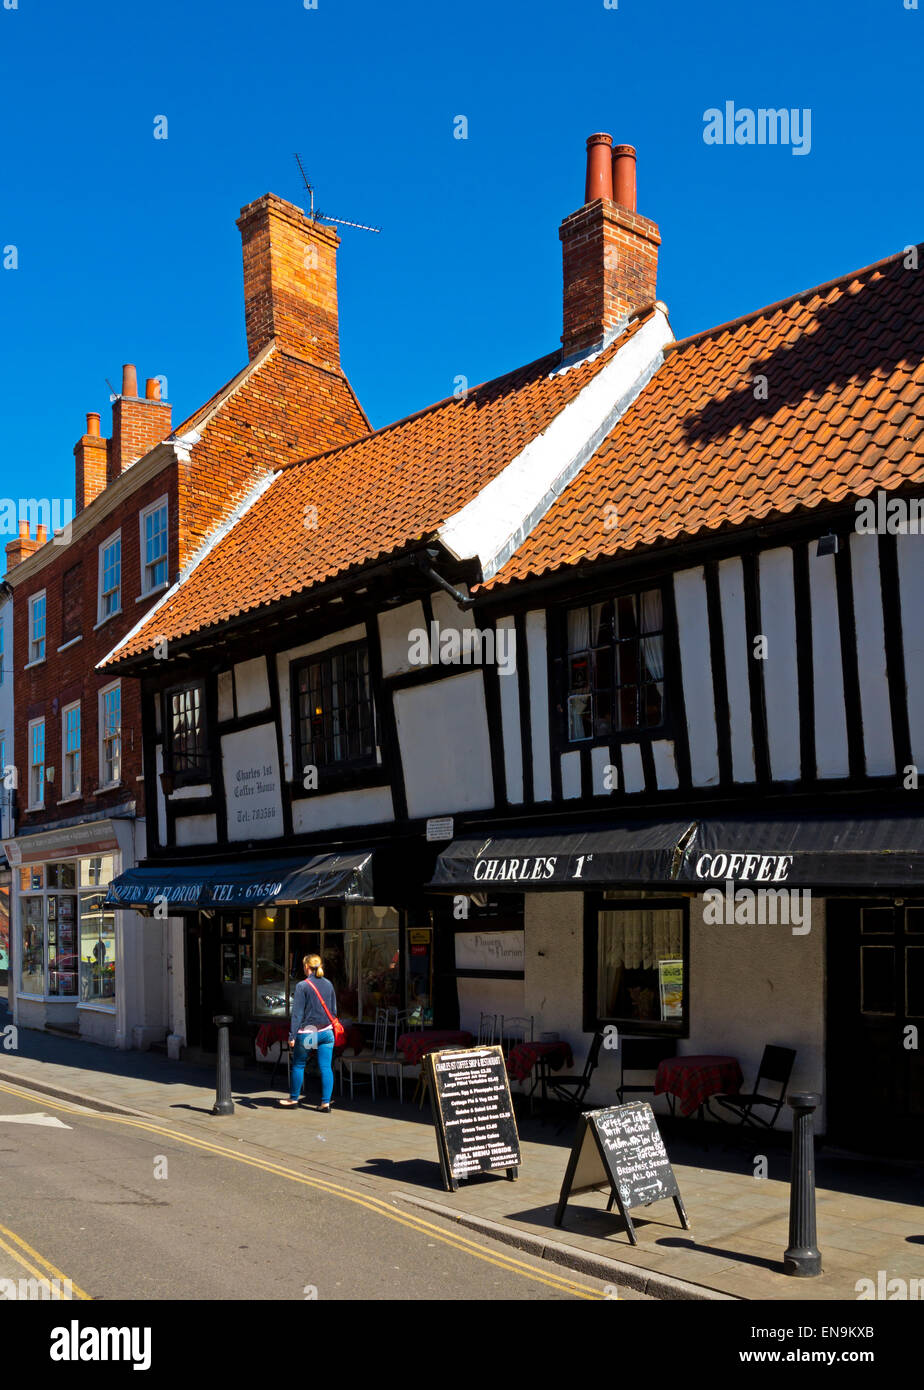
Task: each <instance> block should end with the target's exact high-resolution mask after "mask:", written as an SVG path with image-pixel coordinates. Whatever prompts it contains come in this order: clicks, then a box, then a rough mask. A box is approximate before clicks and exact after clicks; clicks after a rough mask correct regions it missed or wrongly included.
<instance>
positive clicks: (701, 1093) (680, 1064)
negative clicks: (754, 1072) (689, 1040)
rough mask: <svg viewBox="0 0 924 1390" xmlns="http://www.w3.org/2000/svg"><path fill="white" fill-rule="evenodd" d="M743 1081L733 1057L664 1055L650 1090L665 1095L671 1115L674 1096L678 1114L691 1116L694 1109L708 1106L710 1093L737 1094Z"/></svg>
mask: <svg viewBox="0 0 924 1390" xmlns="http://www.w3.org/2000/svg"><path fill="white" fill-rule="evenodd" d="M743 1080H744V1076H743V1074H742V1071H741V1065H740V1063H739V1061H738V1058H737V1057H722V1056H718V1055H715V1056H713V1055H702V1056H692V1057H667V1058H665V1060H664V1061H663V1062H661V1063H660V1065H659V1066H658V1073H657V1076H656V1077H655V1084H654V1093H655V1095H656V1096H659V1095H661V1094H662V1093H666V1094H667V1095H668V1097H669V1101H668V1103H669V1105H670V1107H671V1114H673V1113H674V1098H675V1097H676V1099H677V1100H678V1101H679V1102H680V1113H681V1115H692V1114H693V1111H694V1110H698V1111H700V1113H701V1112H702V1111H703V1109H704V1108H705V1109H706V1110H708V1109H709V1097H710V1096H715V1095H722V1094H724V1095H737V1093H738V1091H740V1090H741V1083H742V1081H743ZM711 1113H712V1112H711V1111H710V1114H711Z"/></svg>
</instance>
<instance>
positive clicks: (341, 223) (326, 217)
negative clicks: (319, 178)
mask: <svg viewBox="0 0 924 1390" xmlns="http://www.w3.org/2000/svg"><path fill="white" fill-rule="evenodd" d="M295 163H296V164H297V165H298V172H299V173H300V174H301V176H302V182H303V183H304V185H305V188H306V189H307V190H308V216H309V218H310V219H311V221H312V222H334V223H336V225H337V226H338V227H355V228H356V229H357V230H358V231H360V232H381V230H382V229H381V227H370V226H368V225H367V224H366V223H365V222H351V221H350V220H349V218H347V217H331V216H330V214H329V213H327V212H322V211H321V209H320V208H316V207H315V205H314V187H313V186H312V184H311V183H309V181H308V175H307V174H306V173H305V166H304V164H303V163H302V157H301V155H300V154H297V155H296V156H295Z"/></svg>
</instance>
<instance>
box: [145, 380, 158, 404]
mask: <svg viewBox="0 0 924 1390" xmlns="http://www.w3.org/2000/svg"><path fill="white" fill-rule="evenodd" d="M144 398H145V400H147V401H159V400H160V382H159V381H158V379H157V377H156V376H149V377H148V379H147V381H146V382H145V383H144Z"/></svg>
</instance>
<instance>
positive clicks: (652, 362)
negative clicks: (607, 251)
mask: <svg viewBox="0 0 924 1390" xmlns="http://www.w3.org/2000/svg"><path fill="white" fill-rule="evenodd" d="M672 340H673V334H672V333H671V330H670V325H669V323H668V321H667V318H666V316H665V314H664V313H663V312H662V311H661V310H660V309H656V310H655V312H654V313H653V314H652V316H651V318H650V319H648V321H647V322H646V323H644V324H643V325H642V326H641V328H639V329H638V331H637V332H636V333H635V334H633V336H632V337H631V338H630V339H629V340H628V341H627V342H626V343H625V345H624V346H623V347H622V348H620V349H618V350H617V352H616V355H615V356H614V357H613V359H612V361H611V362H609V363H607V365H606V366H605V367H604V368H603V369H602V371H599V372H598V373H597V375H596V376H595V377H593V379H592V380H591V381H589V382H588V383H587V385H586V386H585V387H584V389H583V390H582V391H580V392H579V394H578V395H577V396H576V397H575V398H574V400H572V401H569V403H568V404H567V405H566V406H565V407H564V409H563V410H561V411H560V412H559V413H558V415H556V417H555V418H554V420H552V421H551V422H550V423H549V425H548V426H547V427H546V429H545V430H543V432H542V433H541V434H539V435H537V436H536V437H535V438H534V439H531V440H530V441H529V443H528V444H527V445H526V448H525V449H523V450H522V451H521V452H520V453H519V454H518V455H517V456H516V458H514V459H511V461H510V463H508V464H507V466H506V467H505V468H504V469H502V470H501V472H500V473H499V474H498V475H497V477H495V478H492V479H491V481H490V482H489V483H488V484H487V485H486V486H485V487H483V488H482V489H481V491H480V492H479V493H478V494H477V496H476V497H474V498H473V499H472V501H470V502H468V503H466V505H465V506H464V507H462V508H461V509H460V510H459V511H458V512H456V513H455V514H454V515H453V516H451V517H450V518H449V520H448V521H447V522H446V523H445V524H444V525H443V526H442V528H441V529H440V539H441V541H442V542H443V544H444V545H445V546H446V548H447V550H449V551H451V552H452V554H453V555H455V556H456V557H457V558H459V559H468V558H470V557H473V556H477V557H478V559H479V560H480V561H481V565H482V570H483V573H484V577H485V579H490V578H491V576H492V575H494V574H496V573H497V572H498V570H499V569H501V567H502V566H503V565H504V564H505V563H506V561H507V560H508V559H509V558H510V556H511V555H512V554H514V552H515V551H516V550H517V549H518V547H519V546H520V545H522V543H523V541H524V540H525V539H526V537H527V536H528V535H529V534H530V532H531V531H532V530H533V528H534V527H535V526H536V525H537V524H538V522H539V521H541V519H542V517H543V516H544V515H545V513H546V512H547V511H548V509H549V507H551V505H552V503H553V502H554V501H555V499H556V498H557V497H558V496H559V495H560V494H561V493H562V492H563V491H564V489H565V488H566V487H567V485H568V483H569V482H570V481H571V479H572V478H574V477H575V476H576V475H577V473H578V472H579V471H580V470H581V468H582V467H583V465H584V464H585V463H586V462H587V460H588V459H589V458H590V457H591V455H592V454H593V452H594V450H595V449H596V448H597V446H598V445H599V443H600V442H601V441H602V440H603V439H604V438H605V437H606V435H607V434H609V432H610V430H612V428H613V426H614V425H615V424H616V422H617V420H619V418H620V417H621V416H622V415H623V414H624V413H625V412H626V410H628V408H629V406H630V405H631V404H632V402H633V401H634V400H635V398H636V396H637V395H638V394H639V392H640V391H641V390H642V388H643V387H644V386H645V384H646V383H647V382H648V381H649V380H650V379H651V377H652V376H653V375H654V373H655V372H656V371H657V369H658V367H659V366H660V365H661V363H662V362H663V360H664V354H663V349H664V347H665V345H666V344H667V343H669V342H671V341H672ZM593 355H594V354H587V356H588V357H590V356H593ZM565 370H568V368H565Z"/></svg>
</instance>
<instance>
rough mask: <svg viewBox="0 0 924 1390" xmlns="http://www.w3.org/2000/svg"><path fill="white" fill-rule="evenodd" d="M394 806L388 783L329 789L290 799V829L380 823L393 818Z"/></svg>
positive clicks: (301, 831) (307, 832) (304, 830)
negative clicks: (376, 785)
mask: <svg viewBox="0 0 924 1390" xmlns="http://www.w3.org/2000/svg"><path fill="white" fill-rule="evenodd" d="M394 818H395V808H394V803H393V802H392V799H391V789H390V788H389V787H365V788H362V789H359V790H357V791H349V792H332V793H331V794H330V795H329V796H313V797H311V798H310V799H308V800H306V801H293V802H292V829H293V831H294V833H295V834H296V835H310V834H312V833H313V832H314V831H316V830H339V829H341V828H343V827H344V826H348V825H380V824H381V823H382V822H383V821H390V820H394Z"/></svg>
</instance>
